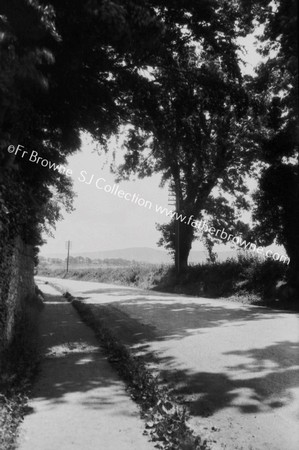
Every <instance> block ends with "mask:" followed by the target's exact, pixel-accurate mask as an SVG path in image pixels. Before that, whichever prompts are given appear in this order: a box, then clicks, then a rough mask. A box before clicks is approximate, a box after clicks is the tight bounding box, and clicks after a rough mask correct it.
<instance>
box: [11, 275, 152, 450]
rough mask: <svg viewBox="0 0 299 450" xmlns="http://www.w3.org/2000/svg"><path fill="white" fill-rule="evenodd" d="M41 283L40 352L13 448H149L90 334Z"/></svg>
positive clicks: (122, 390) (138, 420) (141, 427)
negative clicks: (43, 296)
mask: <svg viewBox="0 0 299 450" xmlns="http://www.w3.org/2000/svg"><path fill="white" fill-rule="evenodd" d="M40 287H41V288H42V290H43V292H44V293H45V294H46V302H45V306H46V307H45V308H44V310H43V311H42V316H41V324H40V329H41V334H42V344H43V351H44V356H45V357H44V359H43V361H42V364H41V373H40V375H39V377H38V380H37V382H36V384H35V386H34V388H33V392H32V397H31V399H30V402H29V413H28V414H27V415H26V416H25V418H24V421H23V423H22V424H21V427H20V434H19V440H18V445H17V448H18V450H58V449H59V450H95V449H97V450H117V449H119V450H154V444H153V443H152V442H151V443H150V442H148V440H147V438H146V437H145V436H144V435H143V431H144V423H143V421H142V420H141V418H140V415H139V410H138V408H137V406H136V404H135V403H134V402H133V400H132V399H131V398H130V397H129V395H128V393H127V392H126V390H125V385H124V383H123V382H122V381H121V380H120V379H119V377H118V375H117V374H116V373H115V371H114V370H113V369H112V368H111V366H110V364H109V363H108V362H107V360H106V357H105V356H104V355H103V353H102V351H101V350H100V349H99V346H98V343H97V340H96V338H95V336H94V333H93V332H92V331H91V330H90V329H89V328H88V327H87V326H86V325H85V324H83V323H82V322H81V320H80V319H79V316H78V314H77V312H76V311H75V310H74V308H73V307H72V306H71V304H70V303H68V302H67V301H66V300H65V299H64V298H63V297H62V296H61V295H57V291H56V290H54V289H53V288H51V287H50V286H48V285H44V284H43V285H42V286H40Z"/></svg>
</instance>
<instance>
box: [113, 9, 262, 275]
mask: <svg viewBox="0 0 299 450" xmlns="http://www.w3.org/2000/svg"><path fill="white" fill-rule="evenodd" d="M191 3H192V2H191ZM207 3H208V2H207ZM192 4H193V10H194V11H195V10H196V7H195V4H194V3H192ZM209 11H210V16H209V17H208V19H206V18H204V19H202V20H200V18H199V17H198V16H196V17H197V19H198V23H197V28H196V31H194V30H193V25H194V22H193V19H194V16H192V20H191V23H188V21H187V20H186V23H185V28H182V27H181V26H178V27H176V26H175V25H174V23H173V22H170V24H169V21H168V17H169V16H168V13H169V11H167V12H166V17H165V19H164V22H165V23H167V24H168V26H169V27H170V29H171V31H172V32H171V31H169V30H167V31H166V37H167V36H173V38H172V40H171V41H170V42H168V46H167V51H166V52H165V53H164V54H161V56H160V59H159V63H158V66H157V67H155V68H152V70H150V73H149V75H148V77H147V78H145V79H144V80H141V81H140V80H139V82H138V80H136V82H135V85H137V86H138V89H137V90H134V92H133V93H132V110H133V114H132V117H133V127H132V128H131V129H130V130H129V132H128V134H127V141H126V144H125V147H126V155H125V163H124V164H123V165H122V166H121V167H120V174H121V176H123V177H128V176H129V175H130V174H131V173H132V172H135V173H136V172H137V173H138V174H139V176H141V177H144V176H149V175H151V174H152V173H153V172H160V173H161V174H162V185H163V184H164V183H165V182H167V181H168V182H170V183H171V184H172V185H173V188H174V190H175V192H176V195H177V197H178V198H179V203H180V211H179V213H180V214H182V215H183V216H185V217H186V218H188V217H190V216H193V217H194V218H196V219H199V218H201V217H202V216H203V214H204V213H206V214H208V215H212V216H214V217H215V212H216V209H217V207H219V204H220V203H221V202H222V204H223V207H222V211H224V210H225V214H226V218H228V217H230V218H232V217H235V216H234V214H233V212H234V208H232V207H230V206H229V204H228V201H226V200H225V197H224V196H223V195H222V197H221V202H219V201H217V193H216V192H215V189H216V188H218V189H219V191H220V192H224V193H230V194H233V195H235V196H236V204H235V205H234V206H237V205H241V204H242V205H243V206H245V207H246V202H245V201H244V198H243V197H244V193H245V192H246V187H245V185H244V182H243V178H244V175H245V173H246V172H247V171H248V169H249V166H250V161H251V158H252V151H251V150H250V147H252V148H253V149H255V146H254V144H253V143H252V142H253V141H252V139H251V133H252V129H251V128H252V127H251V120H250V117H249V115H248V114H247V108H248V100H247V95H246V91H245V89H244V84H243V81H242V76H241V72H240V68H239V64H238V56H237V45H236V37H237V32H236V29H237V28H236V22H237V20H238V19H239V20H240V16H239V15H238V14H237V13H238V10H237V9H235V7H234V6H230V5H229V4H226V3H224V4H222V5H221V4H220V3H219V4H217V7H215V5H214V9H213V8H212V9H211V10H209ZM216 16H217V20H216ZM207 30H208V31H207ZM219 222H220V223H221V222H222V223H224V222H225V217H224V218H219V219H218V223H219ZM160 229H161V231H162V234H163V237H162V241H161V242H163V243H164V244H166V246H167V247H168V248H171V249H173V248H174V221H173V222H172V223H170V224H169V225H163V226H162V227H160ZM179 233H180V236H179V258H180V264H179V265H180V267H182V268H185V267H186V266H187V262H188V255H189V252H190V249H191V244H192V241H193V239H194V236H195V234H194V227H193V226H192V223H190V222H188V223H187V221H182V222H181V223H180V231H179ZM209 245H210V244H209Z"/></svg>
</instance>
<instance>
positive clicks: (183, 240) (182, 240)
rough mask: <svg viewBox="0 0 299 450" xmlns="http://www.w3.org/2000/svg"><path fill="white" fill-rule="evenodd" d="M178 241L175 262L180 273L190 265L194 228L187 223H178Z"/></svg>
mask: <svg viewBox="0 0 299 450" xmlns="http://www.w3.org/2000/svg"><path fill="white" fill-rule="evenodd" d="M176 227H177V228H176V233H177V243H176V250H175V262H176V270H177V273H178V274H180V273H181V272H183V271H184V270H186V269H187V267H188V258H189V253H190V250H191V247H192V241H193V235H194V229H193V228H192V227H191V226H190V225H187V224H185V223H180V222H179V221H177V223H176Z"/></svg>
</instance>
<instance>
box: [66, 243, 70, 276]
mask: <svg viewBox="0 0 299 450" xmlns="http://www.w3.org/2000/svg"><path fill="white" fill-rule="evenodd" d="M65 246H66V248H67V258H66V273H68V271H69V261H70V248H71V241H67V242H66V243H65Z"/></svg>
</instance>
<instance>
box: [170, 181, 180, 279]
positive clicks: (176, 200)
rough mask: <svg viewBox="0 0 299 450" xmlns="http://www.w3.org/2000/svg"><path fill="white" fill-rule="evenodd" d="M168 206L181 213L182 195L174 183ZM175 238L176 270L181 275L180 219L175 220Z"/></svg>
mask: <svg viewBox="0 0 299 450" xmlns="http://www.w3.org/2000/svg"><path fill="white" fill-rule="evenodd" d="M168 204H169V205H170V206H175V209H176V212H177V213H178V214H179V213H180V195H179V190H178V189H177V187H176V186H175V184H174V183H172V184H171V185H170V187H169V197H168ZM174 233H175V237H174V240H175V242H174V245H175V269H176V273H177V274H179V273H180V270H181V265H180V221H179V220H178V219H175V232H174Z"/></svg>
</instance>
